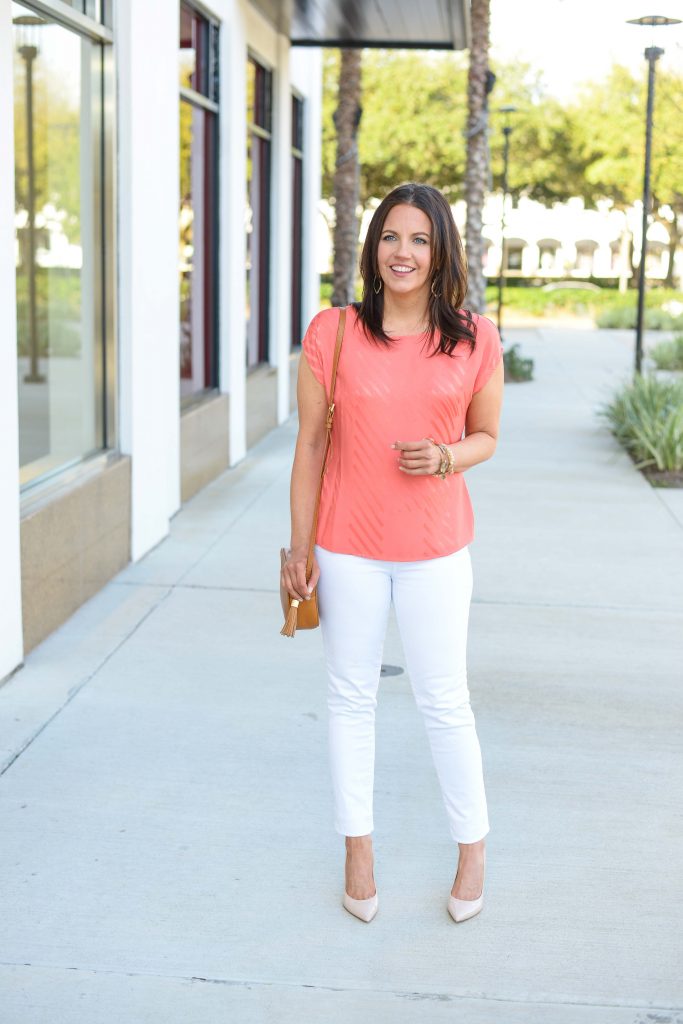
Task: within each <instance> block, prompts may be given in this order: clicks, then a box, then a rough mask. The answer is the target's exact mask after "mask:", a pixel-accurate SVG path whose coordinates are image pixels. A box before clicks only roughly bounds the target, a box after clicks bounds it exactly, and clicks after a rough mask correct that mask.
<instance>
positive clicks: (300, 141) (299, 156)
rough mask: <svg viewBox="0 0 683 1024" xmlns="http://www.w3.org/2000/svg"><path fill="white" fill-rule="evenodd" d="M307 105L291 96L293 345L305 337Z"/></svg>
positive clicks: (296, 97)
mask: <svg viewBox="0 0 683 1024" xmlns="http://www.w3.org/2000/svg"><path fill="white" fill-rule="evenodd" d="M303 199H304V101H303V100H302V99H300V98H299V97H298V96H294V95H293V96H292V345H298V344H299V343H300V342H301V337H302V333H303V332H302V329H301V328H302V323H301V316H302V312H301V306H302V280H303V274H302V248H303V206H304V202H303Z"/></svg>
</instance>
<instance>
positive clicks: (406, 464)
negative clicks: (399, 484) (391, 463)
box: [391, 437, 441, 476]
mask: <svg viewBox="0 0 683 1024" xmlns="http://www.w3.org/2000/svg"><path fill="white" fill-rule="evenodd" d="M391 447H392V448H397V449H398V450H399V451H400V452H401V455H400V456H399V459H398V468H399V469H400V470H401V471H402V472H403V473H408V474H410V475H411V476H419V475H430V474H431V475H432V476H433V475H434V473H438V471H439V468H440V466H441V450H440V449H439V448H438V447H437V446H436V445H435V444H432V442H431V441H430V440H429V438H427V437H423V438H422V440H421V441H394V443H393V444H392V446H391Z"/></svg>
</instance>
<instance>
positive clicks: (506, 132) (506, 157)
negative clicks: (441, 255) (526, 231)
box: [496, 106, 517, 340]
mask: <svg viewBox="0 0 683 1024" xmlns="http://www.w3.org/2000/svg"><path fill="white" fill-rule="evenodd" d="M516 111H517V107H509V106H508V107H499V108H498V112H499V113H500V114H505V124H504V126H503V137H504V139H505V143H504V146H503V212H502V214H501V218H500V268H499V270H498V314H497V317H496V321H497V325H498V333H499V334H500V337H501V340H502V338H503V327H502V321H503V275H504V273H505V203H506V201H507V194H508V166H509V162H510V136H511V134H512V125H511V124H510V114H514V113H516Z"/></svg>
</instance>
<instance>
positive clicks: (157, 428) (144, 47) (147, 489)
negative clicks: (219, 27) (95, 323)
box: [114, 0, 180, 561]
mask: <svg viewBox="0 0 683 1024" xmlns="http://www.w3.org/2000/svg"><path fill="white" fill-rule="evenodd" d="M114 11H115V45H116V56H117V62H118V63H117V78H118V103H119V139H118V154H119V164H118V174H119V177H118V190H117V191H118V201H119V238H118V243H119V260H118V262H119V330H118V335H119V345H120V359H119V366H120V385H119V391H120V446H121V451H122V452H124V453H126V454H129V455H130V456H131V458H132V557H133V560H134V561H135V560H137V559H139V558H140V557H141V556H142V555H144V554H145V552H147V551H149V550H150V548H152V547H154V546H155V545H156V544H157V543H158V542H159V541H160V540H162V538H163V537H164V536H165V535H166V534H167V533H168V527H169V519H170V517H171V516H172V515H173V513H174V512H175V511H176V510H177V509H178V508H179V507H180V399H179V390H180V385H179V378H180V371H179V365H178V363H179V335H180V328H179V284H178V208H179V200H180V183H179V123H178V118H179V113H178V105H179V95H178V87H179V84H178V45H179V36H178V22H179V4H178V0H147V2H146V3H144V4H140V3H136V2H135V0H119V2H118V3H116V4H115V5H114Z"/></svg>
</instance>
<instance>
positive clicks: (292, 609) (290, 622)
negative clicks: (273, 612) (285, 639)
mask: <svg viewBox="0 0 683 1024" xmlns="http://www.w3.org/2000/svg"><path fill="white" fill-rule="evenodd" d="M299 603H300V602H299V601H298V600H297V599H295V598H292V603H291V604H290V606H289V611H288V612H287V618H286V619H285V624H284V626H283V627H282V629H281V630H280V635H281V636H294V634H295V633H296V616H297V611H296V610H297V608H298V607H299Z"/></svg>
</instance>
